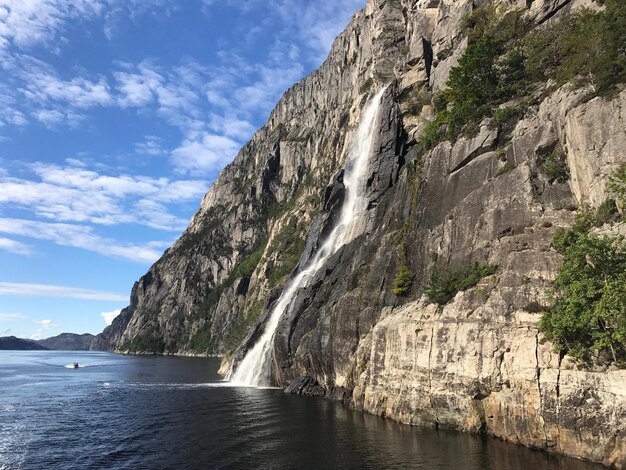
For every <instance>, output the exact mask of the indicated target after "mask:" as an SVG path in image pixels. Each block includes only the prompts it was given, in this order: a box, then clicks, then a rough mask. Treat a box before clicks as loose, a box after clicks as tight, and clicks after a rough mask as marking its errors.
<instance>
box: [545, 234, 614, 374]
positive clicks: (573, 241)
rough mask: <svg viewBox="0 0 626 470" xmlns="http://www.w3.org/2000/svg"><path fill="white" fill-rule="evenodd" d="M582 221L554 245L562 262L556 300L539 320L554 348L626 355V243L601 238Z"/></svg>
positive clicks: (584, 355)
mask: <svg viewBox="0 0 626 470" xmlns="http://www.w3.org/2000/svg"><path fill="white" fill-rule="evenodd" d="M585 227H588V225H585V224H584V223H578V224H577V225H576V226H575V227H574V228H572V229H570V230H568V231H560V232H558V233H557V236H556V237H555V241H554V246H555V247H556V248H557V249H558V250H559V251H560V252H562V253H563V264H562V266H561V267H560V269H559V271H558V273H557V276H556V279H555V280H554V282H553V287H554V299H553V301H552V303H551V305H550V306H549V308H548V311H547V312H546V313H545V315H544V316H543V317H542V319H541V321H540V328H541V331H542V332H543V333H544V334H545V336H546V338H547V339H548V340H550V341H552V342H553V343H554V345H555V347H556V348H557V349H558V350H560V351H563V352H566V353H568V354H570V355H572V356H573V357H575V358H577V359H581V360H589V359H590V358H592V357H595V358H598V359H605V360H606V359H611V360H613V361H614V362H618V361H623V360H625V359H626V245H625V244H624V242H623V240H622V239H618V238H615V237H603V238H600V237H597V236H594V235H592V234H590V233H589V232H588V231H586V230H585Z"/></svg>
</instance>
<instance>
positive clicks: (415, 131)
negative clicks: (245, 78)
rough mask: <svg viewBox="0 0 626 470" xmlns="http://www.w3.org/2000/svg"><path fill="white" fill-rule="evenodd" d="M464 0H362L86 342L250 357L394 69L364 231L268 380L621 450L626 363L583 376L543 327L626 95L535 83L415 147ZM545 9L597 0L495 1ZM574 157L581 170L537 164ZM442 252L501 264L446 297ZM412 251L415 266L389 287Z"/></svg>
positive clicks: (317, 231)
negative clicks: (460, 129) (430, 286)
mask: <svg viewBox="0 0 626 470" xmlns="http://www.w3.org/2000/svg"><path fill="white" fill-rule="evenodd" d="M482 3H485V2H476V1H474V2H472V1H470V0H467V1H466V0H460V1H459V0H454V1H453V0H370V1H369V2H368V4H367V7H366V8H365V9H364V10H363V11H360V12H358V13H356V14H355V16H354V18H353V20H352V22H351V23H350V25H349V26H348V27H347V29H346V31H344V32H343V33H342V34H341V35H340V36H339V37H338V38H337V40H336V42H335V44H334V46H333V48H332V51H331V53H330V55H329V58H328V59H327V61H326V62H325V63H324V64H323V65H322V66H321V68H320V69H319V70H318V71H316V72H314V73H313V74H312V75H311V76H309V77H307V78H306V79H304V80H303V81H302V82H300V83H299V84H297V85H295V86H294V87H292V88H291V89H290V90H289V91H287V92H286V93H285V95H284V96H283V98H282V99H281V100H280V101H279V103H278V104H277V107H276V108H275V110H274V111H273V112H272V113H271V115H270V116H269V119H268V121H267V123H266V125H265V126H264V127H263V128H261V129H260V130H259V131H258V132H257V133H256V134H255V135H254V137H253V138H252V140H251V141H250V142H249V143H248V144H247V145H246V146H245V147H244V148H243V149H242V150H241V152H240V153H239V155H238V156H237V157H236V159H235V161H234V162H233V163H232V164H231V165H229V166H228V167H227V168H226V169H225V170H224V172H223V173H222V174H221V175H220V177H219V178H218V180H217V181H216V183H215V184H214V185H213V187H212V188H211V190H210V191H209V192H208V193H207V195H206V196H205V198H204V200H203V201H202V205H201V207H200V209H199V211H198V212H197V214H196V215H195V216H194V218H193V220H192V221H191V224H190V226H189V227H188V229H187V230H186V231H185V233H184V234H183V235H182V236H181V238H180V239H179V240H178V241H177V242H176V243H175V244H174V246H173V247H172V248H171V249H169V250H168V251H167V252H166V253H165V254H164V256H163V258H161V259H160V260H159V261H158V262H157V263H156V264H155V265H154V266H153V267H152V268H151V269H150V271H149V272H148V273H147V274H146V275H145V276H144V277H142V278H141V279H140V280H139V281H138V282H137V283H136V284H135V286H134V288H133V290H132V294H131V302H130V305H129V307H127V308H126V309H125V310H124V311H123V312H122V314H121V315H120V316H119V317H117V318H116V319H115V320H114V322H113V324H112V325H111V326H110V327H108V328H107V329H106V330H105V331H104V332H103V333H102V334H101V335H99V336H98V337H97V338H96V339H95V340H94V342H93V343H92V347H93V348H95V349H107V350H117V351H120V352H135V353H142V352H145V353H155V352H156V353H164V354H213V355H224V356H225V361H224V367H223V370H227V369H228V367H229V365H230V364H231V363H233V362H234V363H235V364H236V363H237V361H239V360H240V359H241V357H242V356H243V355H244V354H245V353H246V351H247V349H248V348H249V347H250V346H251V345H252V344H254V341H255V339H256V338H258V336H259V333H260V332H261V331H262V329H263V325H264V321H265V320H266V319H267V316H268V313H269V311H270V310H271V307H272V305H273V303H274V302H275V301H276V299H277V298H278V296H279V295H280V292H281V290H282V288H283V287H284V285H285V283H286V281H287V280H288V279H289V277H290V275H291V274H292V273H293V271H294V270H297V268H298V265H303V264H304V263H306V262H307V260H308V259H309V258H310V257H311V255H312V253H313V252H314V251H315V249H316V248H317V247H318V246H319V245H320V240H322V239H323V238H324V237H325V235H327V234H328V232H329V230H330V229H331V228H332V226H333V223H334V220H335V218H336V216H337V211H338V208H339V207H340V206H341V204H340V202H341V200H342V197H343V184H342V175H343V173H342V167H343V162H344V161H345V158H346V155H347V152H348V149H349V146H350V142H351V139H352V137H353V135H354V131H355V128H356V126H357V125H358V122H359V118H360V113H361V110H362V109H363V107H364V105H365V103H366V102H367V99H368V97H370V96H371V95H373V94H374V92H375V91H376V90H378V89H379V88H380V87H381V86H383V85H384V84H388V83H389V84H390V86H389V88H388V89H387V91H386V93H385V95H384V97H383V104H382V112H381V113H380V118H379V123H378V127H379V135H378V139H377V144H376V146H375V147H376V148H375V152H374V153H373V154H372V156H371V159H370V162H369V176H368V178H367V207H368V219H367V223H366V227H365V229H364V231H363V234H362V235H361V236H359V237H358V238H357V239H355V240H354V241H353V242H351V243H350V244H348V245H346V246H344V247H343V248H342V249H340V250H339V251H338V252H337V253H336V254H335V255H334V256H332V257H331V258H330V259H329V260H328V262H327V264H326V266H325V268H324V269H321V270H320V271H319V272H318V273H317V274H316V276H315V278H314V279H313V280H312V282H310V283H309V284H308V285H307V286H306V287H304V288H302V289H301V290H300V291H299V292H298V294H297V295H296V297H295V298H294V300H293V302H292V304H291V306H290V307H289V308H288V310H287V312H286V314H285V315H284V317H283V318H282V320H281V323H280V325H279V328H278V331H277V334H276V336H275V339H274V346H273V350H272V358H271V359H272V361H271V363H272V375H273V377H274V381H275V383H276V384H278V385H281V386H285V387H287V388H288V391H290V392H292V393H298V394H304V395H313V396H324V397H330V398H336V399H340V400H343V401H346V402H349V403H352V404H353V405H354V406H356V407H357V408H360V409H363V410H366V411H369V412H372V413H376V414H380V415H384V416H388V417H391V418H393V419H397V420H400V421H403V422H408V423H415V424H425V425H433V426H444V427H449V428H455V429H461V430H466V431H473V432H479V431H480V432H486V433H489V434H492V435H494V436H498V437H500V438H502V439H505V440H508V441H511V442H516V443H520V444H523V445H527V446H531V447H536V448H540V449H545V450H549V451H555V452H561V453H565V454H568V455H571V456H575V457H579V458H584V459H588V460H593V461H598V462H602V463H605V464H607V465H613V466H615V467H618V468H621V467H623V466H624V465H626V437H625V435H624V433H625V432H626V429H624V423H625V422H626V373H625V372H624V371H623V370H593V371H591V370H582V369H580V368H579V366H578V365H577V364H575V363H574V362H573V361H572V360H570V358H568V357H560V356H559V355H558V354H555V353H554V352H553V351H552V347H551V345H550V344H549V343H544V341H543V339H542V337H541V335H540V334H539V333H538V330H537V326H536V325H537V321H538V320H539V318H540V316H541V314H538V313H530V312H528V311H527V310H530V309H528V308H527V306H528V305H529V304H530V303H531V302H536V301H539V302H540V303H542V302H545V301H546V299H545V295H546V292H547V289H548V287H549V282H550V280H551V279H553V277H554V276H555V273H556V271H557V269H558V266H559V265H560V263H561V257H560V255H559V254H558V253H557V252H556V251H554V250H553V249H552V248H551V246H550V242H551V240H552V237H553V235H554V232H555V230H556V228H557V227H561V226H563V227H566V226H569V225H571V224H572V222H573V219H574V213H573V210H574V209H575V208H576V207H577V206H579V205H580V204H590V205H592V206H598V205H599V204H600V203H602V202H603V201H604V198H605V184H606V180H607V177H608V175H609V174H610V173H611V171H613V170H614V169H615V168H616V167H617V166H619V165H621V164H623V163H626V152H625V151H624V149H626V114H624V111H623V110H624V109H625V108H624V106H625V105H626V91H622V92H621V93H619V94H617V95H616V96H614V97H612V98H610V99H608V98H594V99H592V100H590V101H588V100H587V99H586V96H587V95H588V94H587V93H586V90H579V89H573V88H570V87H568V86H564V87H562V88H560V89H556V90H552V89H548V88H547V87H546V89H545V90H542V92H543V93H542V95H541V96H542V98H541V99H540V100H538V104H536V105H534V106H532V107H531V109H530V110H529V112H527V113H526V117H525V118H523V119H521V120H518V121H515V120H513V121H512V122H509V123H508V124H506V125H496V124H495V123H493V122H491V121H490V120H489V119H486V120H484V121H483V122H482V123H480V126H479V130H478V132H477V134H476V135H475V136H474V137H462V138H459V139H458V140H457V141H455V142H443V143H441V144H439V145H438V146H437V147H435V148H434V149H432V150H431V151H429V152H427V153H426V154H424V155H421V156H418V154H417V151H416V150H414V149H412V147H411V145H412V143H414V142H415V139H416V138H417V136H419V135H420V133H421V131H422V130H423V128H424V125H425V123H427V122H428V119H430V118H431V116H432V110H431V106H430V97H431V93H432V92H433V91H436V90H438V89H440V88H442V87H443V86H444V85H445V82H446V80H447V76H448V73H449V71H450V70H451V68H452V67H454V65H455V64H456V63H457V61H458V58H459V57H460V55H461V53H462V51H463V50H464V48H465V47H466V45H467V39H466V37H465V35H464V32H463V27H462V19H463V18H464V16H465V15H467V13H469V12H471V11H472V9H473V8H474V7H475V5H476V4H482ZM496 3H498V4H500V5H502V6H503V8H526V9H528V12H527V14H528V15H529V17H530V18H532V19H533V21H534V22H535V23H536V24H541V23H544V22H546V21H554V20H556V19H558V18H559V16H561V15H566V14H568V13H569V11H571V10H572V9H574V8H577V7H579V6H584V5H586V4H587V3H588V2H585V1H576V0H574V1H572V0H569V1H568V0H559V1H554V0H534V1H526V0H524V1H514V0H499V1H497V2H496ZM553 152H557V153H559V154H563V155H564V156H565V157H566V161H567V164H568V166H569V168H570V173H571V176H572V177H571V180H570V181H569V182H568V183H559V182H551V181H550V180H549V178H548V177H546V176H545V175H543V174H542V171H541V162H542V159H543V158H544V157H545V156H546V155H548V154H550V153H553ZM435 260H437V262H440V261H445V262H449V263H451V264H455V263H460V262H463V261H467V260H472V261H480V262H483V263H489V264H493V265H498V266H499V269H498V272H497V274H496V275H495V276H491V277H489V278H486V279H484V280H483V281H482V282H481V283H480V284H479V285H478V286H476V287H474V288H472V289H469V290H467V291H465V292H462V293H459V294H457V296H456V297H455V298H454V300H453V301H452V302H450V303H449V304H447V305H446V306H445V307H444V308H441V309H438V308H436V307H435V306H433V305H427V304H426V302H425V300H424V299H423V298H422V297H421V292H422V290H423V288H424V285H425V284H426V281H427V279H428V278H429V276H430V273H431V272H432V269H433V266H434V265H435V262H436V261H435ZM402 263H406V264H408V266H409V268H410V270H411V272H412V273H413V274H414V279H413V281H414V282H413V287H412V290H411V292H410V294H409V295H408V297H405V298H402V299H400V298H398V297H396V296H395V295H394V294H393V293H392V290H391V288H392V284H393V280H394V278H395V276H396V274H397V272H398V268H399V266H400V265H401V264H402Z"/></svg>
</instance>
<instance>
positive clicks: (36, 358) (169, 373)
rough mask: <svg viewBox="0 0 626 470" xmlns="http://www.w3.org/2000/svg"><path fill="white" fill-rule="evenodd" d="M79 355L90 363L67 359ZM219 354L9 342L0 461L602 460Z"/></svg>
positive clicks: (220, 464)
mask: <svg viewBox="0 0 626 470" xmlns="http://www.w3.org/2000/svg"><path fill="white" fill-rule="evenodd" d="M73 362H78V363H79V364H81V365H85V366H86V367H84V368H79V369H68V368H65V367H64V366H66V365H68V364H71V363H73ZM218 365H219V361H218V360H217V359H201V358H174V357H134V356H119V355H114V354H109V353H95V352H93V353H80V352H75V353H74V352H72V353H65V352H53V351H0V469H2V470H19V469H90V468H94V469H101V468H103V469H138V470H141V469H214V468H215V469H217V468H233V469H238V468H243V469H245V468H253V469H298V468H302V469H326V468H346V469H352V468H354V469H368V468H371V469H385V468H396V469H400V468H412V469H428V470H430V469H467V470H473V469H476V470H478V469H481V470H483V469H487V470H489V469H493V470H496V469H497V470H504V469H510V470H516V469H520V470H521V469H523V470H528V469H559V470H565V469H567V470H591V469H599V468H602V467H599V466H595V465H592V464H587V463H583V462H578V461H575V460H571V459H566V458H558V457H554V456H548V455H547V454H544V453H541V452H537V451H532V450H529V449H526V448H523V447H517V446H512V445H508V444H505V443H503V442H500V441H497V440H495V439H489V438H480V437H477V436H472V435H466V434H461V433H455V432H446V431H441V430H440V431H436V430H433V429H424V428H418V427H411V426H407V425H402V424H398V423H394V422H392V421H389V420H385V419H383V418H379V417H375V416H370V415H366V414H363V413H360V412H357V411H354V410H351V409H350V408H348V407H346V406H343V405H340V404H338V403H334V402H330V401H327V400H321V399H316V398H302V397H295V396H290V395H286V394H285V393H283V392H282V391H281V390H276V389H255V388H241V387H228V386H224V382H221V381H220V378H219V376H218V375H217V374H216V373H215V371H216V370H217V367H218Z"/></svg>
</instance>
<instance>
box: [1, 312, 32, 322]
mask: <svg viewBox="0 0 626 470" xmlns="http://www.w3.org/2000/svg"><path fill="white" fill-rule="evenodd" d="M26 318H28V317H26V315H24V314H23V313H4V312H0V321H9V320H24V319H26Z"/></svg>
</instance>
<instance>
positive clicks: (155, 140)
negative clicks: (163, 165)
mask: <svg viewBox="0 0 626 470" xmlns="http://www.w3.org/2000/svg"><path fill="white" fill-rule="evenodd" d="M135 152H136V153H137V154H139V155H150V156H153V157H158V156H161V155H165V154H166V153H167V152H166V150H165V149H164V148H163V144H162V139H161V138H160V137H158V136H155V135H147V136H145V138H144V141H143V142H137V143H136V144H135Z"/></svg>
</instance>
